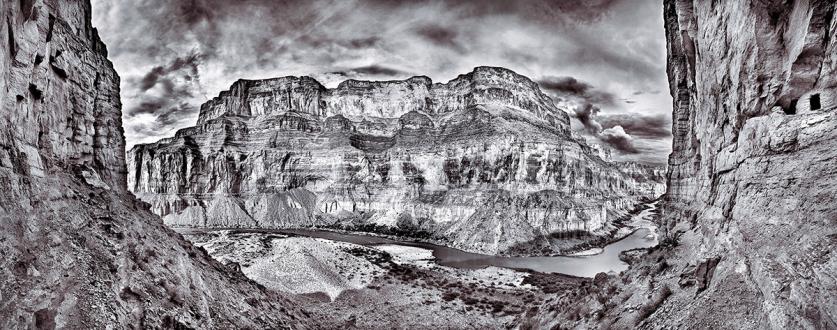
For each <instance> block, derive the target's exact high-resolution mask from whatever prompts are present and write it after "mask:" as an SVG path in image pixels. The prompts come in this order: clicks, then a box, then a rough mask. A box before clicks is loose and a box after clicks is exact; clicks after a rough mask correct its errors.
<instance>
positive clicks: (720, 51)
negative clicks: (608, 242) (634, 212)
mask: <svg viewBox="0 0 837 330" xmlns="http://www.w3.org/2000/svg"><path fill="white" fill-rule="evenodd" d="M835 6H837V4H835V2H833V1H826V0H822V1H817V0H814V1H794V2H786V1H761V2H758V3H745V2H733V1H729V2H725V1H689V0H670V1H666V2H665V24H666V36H667V39H668V54H669V66H668V73H669V81H670V87H671V94H672V96H673V97H674V125H673V128H674V130H673V133H674V145H673V153H672V154H671V156H670V158H669V172H668V192H667V195H666V198H665V199H664V204H663V207H662V212H663V218H662V224H663V229H664V230H665V239H664V240H663V244H662V247H661V248H660V249H657V250H655V251H652V252H651V253H649V254H648V256H647V257H646V258H644V259H643V260H642V262H639V263H637V264H634V266H633V267H632V269H631V270H630V271H629V272H627V273H624V274H622V275H621V277H622V278H621V279H617V280H614V281H612V282H613V284H612V285H613V286H614V288H613V289H611V291H616V292H619V293H618V294H617V295H618V297H607V296H605V297H603V298H599V299H600V301H604V302H606V301H622V302H623V305H627V306H638V307H636V308H614V307H613V306H608V304H606V303H598V302H594V301H592V299H591V301H589V302H588V304H587V305H586V306H587V307H586V311H587V312H588V313H587V314H585V313H581V314H582V315H586V316H584V317H580V320H579V317H575V316H571V315H569V313H567V314H564V313H561V312H556V313H552V314H549V315H547V314H546V313H544V316H543V317H542V319H541V323H542V325H547V324H560V325H561V326H570V325H569V324H572V323H573V322H575V323H576V324H579V323H587V324H608V326H611V327H613V328H625V327H633V326H634V325H640V326H642V327H645V328H695V327H698V328H739V329H766V328H772V329H790V328H793V329H831V328H835V327H837V301H835V299H834V296H835V293H837V280H835V277H834V270H835V269H837V260H836V259H835V257H834V252H833V251H834V249H835V247H837V226H835V224H837V223H835V220H837V201H835V196H837V111H834V108H833V107H829V106H827V105H825V104H819V105H820V107H819V109H820V110H811V109H814V108H817V107H816V106H812V105H807V106H803V107H800V104H799V102H812V101H811V95H813V94H816V93H813V94H812V93H809V91H820V92H822V93H825V92H824V91H829V90H833V89H834V88H835V86H837V66H835V63H837V38H835V37H834V36H835V35H836V34H837V16H836V15H835ZM823 95H824V96H823V97H822V98H821V100H820V101H821V102H824V101H823V100H826V99H827V98H826V97H825V96H827V95H826V94H823ZM814 105H816V104H814ZM824 105H825V106H824ZM800 108H804V109H805V111H799V112H797V111H796V110H797V109H800ZM663 288H666V289H665V290H663ZM666 290H668V291H667V292H668V293H669V294H665V295H662V294H658V293H656V292H657V291H660V292H666ZM649 297H653V299H652V300H651V301H652V302H653V303H649V302H648V300H649V299H648V298H649ZM574 303H577V302H574ZM582 305H584V304H582ZM552 307H553V306H549V307H547V309H551V308H552ZM593 316H596V317H595V318H593ZM614 322H615V324H614ZM579 326H581V325H579ZM582 327H583V326H582Z"/></svg>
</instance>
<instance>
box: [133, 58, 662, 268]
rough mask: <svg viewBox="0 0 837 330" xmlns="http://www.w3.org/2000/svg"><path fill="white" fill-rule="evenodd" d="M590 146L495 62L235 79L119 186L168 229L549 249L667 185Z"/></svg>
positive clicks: (149, 151)
mask: <svg viewBox="0 0 837 330" xmlns="http://www.w3.org/2000/svg"><path fill="white" fill-rule="evenodd" d="M595 154H596V153H595V152H594V151H593V150H592V149H591V148H590V147H589V146H587V145H586V144H585V143H584V142H580V141H579V140H577V139H575V138H573V137H571V134H570V130H569V119H568V116H567V114H566V113H565V112H564V111H562V110H560V109H558V108H556V107H555V106H554V105H553V103H552V101H551V99H550V98H549V97H548V96H546V95H545V94H543V93H542V92H541V91H540V89H539V88H538V86H537V85H536V84H535V83H534V82H532V81H531V80H529V79H528V78H526V77H523V76H521V75H518V74H516V73H514V72H512V71H509V70H507V69H503V68H494V67H478V68H476V69H474V71H473V72H470V73H468V74H464V75H461V76H459V77H457V78H455V79H453V80H451V81H449V82H447V83H433V82H431V80H430V79H429V78H427V77H413V78H410V79H407V80H403V81H379V82H370V81H357V80H348V81H345V82H342V83H341V84H340V85H339V86H338V87H337V88H334V89H327V88H325V87H323V86H322V85H320V84H319V83H318V82H317V81H316V80H314V79H312V78H309V77H284V78H276V79H269V80H258V81H249V80H239V81H237V82H235V83H234V84H233V85H232V87H231V88H230V90H229V91H225V92H222V93H221V94H220V95H219V96H218V97H216V98H214V99H213V100H211V101H209V102H207V103H206V104H204V105H203V106H202V107H201V112H200V118H199V119H198V121H197V125H196V126H195V127H191V128H186V129H183V130H180V131H178V132H177V133H176V135H175V136H174V137H173V138H168V139H163V140H161V141H159V142H157V143H152V144H146V145H138V146H136V147H134V148H133V149H132V150H131V151H130V152H129V153H128V164H129V166H128V168H129V172H130V174H129V175H128V186H129V189H130V190H131V191H133V192H134V193H135V194H136V195H137V196H138V197H140V198H141V199H143V200H145V201H147V202H149V203H151V205H152V210H153V211H154V212H155V213H157V214H159V215H161V216H163V218H164V220H165V221H166V223H167V224H169V225H172V226H195V227H251V228H253V227H256V228H291V227H306V226H330V227H338V228H344V229H353V230H356V229H359V230H376V231H383V232H390V233H393V232H397V233H410V234H411V235H413V236H418V237H421V238H425V239H429V240H431V241H434V242H437V243H442V244H446V245H449V246H453V247H457V248H461V249H465V250H469V251H476V252H483V253H492V254H514V253H555V252H561V251H565V250H568V249H571V248H572V246H569V245H567V244H562V243H561V242H560V240H554V239H551V238H550V235H552V234H556V233H566V232H579V231H580V232H594V233H598V232H602V231H604V230H606V229H608V228H610V227H609V226H610V222H612V221H613V220H615V219H617V218H618V217H620V216H622V215H623V214H624V213H625V212H626V211H627V209H629V208H630V207H632V206H633V205H634V204H636V202H637V201H638V199H640V198H654V197H655V196H654V193H655V192H659V187H661V186H662V183H661V180H657V181H654V179H655V178H656V179H659V178H660V177H659V176H657V177H648V178H646V177H642V176H641V175H640V176H639V177H637V176H636V175H628V174H626V173H623V172H621V171H620V170H619V169H618V168H617V166H614V165H613V164H611V163H608V162H605V161H602V160H601V159H600V158H599V157H598V156H596V155H595ZM638 173H645V172H642V171H637V172H634V173H633V174H638ZM655 189H656V190H655Z"/></svg>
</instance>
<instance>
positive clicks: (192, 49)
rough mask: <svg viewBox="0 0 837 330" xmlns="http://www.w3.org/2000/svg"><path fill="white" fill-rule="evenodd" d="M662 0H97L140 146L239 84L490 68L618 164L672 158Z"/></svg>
mask: <svg viewBox="0 0 837 330" xmlns="http://www.w3.org/2000/svg"><path fill="white" fill-rule="evenodd" d="M661 2H662V1H661V0H585V1H569V0H531V1H527V0H523V1H505V0H414V1H397V0H369V1H361V0H299V1H297V0H240V1H231V0H92V3H93V24H94V26H96V27H97V28H98V29H99V33H100V35H101V37H102V39H103V40H104V41H105V43H106V44H107V46H108V51H109V57H110V59H111V60H112V61H113V62H114V66H115V68H116V70H117V72H118V73H119V75H120V76H121V78H122V81H121V86H120V87H121V92H122V102H123V125H124V127H125V136H126V140H127V143H128V147H129V148H130V147H131V146H133V145H134V144H137V143H148V142H154V141H156V140H158V139H160V138H164V137H169V136H172V135H174V132H175V131H176V130H178V129H180V128H184V127H189V126H193V125H194V124H195V122H196V120H197V115H198V111H199V109H200V105H201V104H202V103H204V102H206V101H208V100H209V99H211V98H212V97H215V96H217V95H218V93H219V92H221V91H222V90H226V89H228V88H229V86H230V85H231V84H232V83H233V82H234V81H236V80H238V79H264V78H272V77H280V76H288V75H293V76H303V75H307V76H312V77H314V78H315V79H317V80H318V81H320V82H321V83H322V84H323V85H325V86H326V87H335V86H336V85H337V84H338V83H339V82H340V81H343V80H346V79H363V80H391V79H405V78H409V77H411V76H414V75H425V76H428V77H430V78H432V79H433V81H435V82H446V81H448V80H450V79H453V78H455V77H456V76H458V75H460V74H463V73H467V72H470V71H471V70H472V69H473V68H474V67H477V66H482V65H487V66H501V67H505V68H508V69H511V70H513V71H515V72H517V73H519V74H522V75H525V76H527V77H529V78H531V79H532V80H534V81H536V82H538V84H539V85H540V87H541V89H542V90H543V91H544V92H546V93H547V94H549V95H550V96H552V97H553V98H555V100H556V101H558V102H560V104H565V105H567V107H566V111H567V112H568V113H570V115H571V117H572V118H573V119H572V123H571V125H572V128H573V130H574V131H577V132H578V133H579V134H581V135H582V136H584V137H585V138H586V139H587V140H588V143H590V144H599V145H602V146H606V147H608V148H610V149H612V150H613V154H614V159H615V160H619V161H638V162H643V163H648V164H656V165H661V164H664V163H665V160H666V158H667V156H668V154H669V152H670V151H671V107H672V103H671V96H670V95H669V92H668V81H667V78H666V71H665V68H666V48H665V35H664V28H663V18H662V7H663V6H662V3H661Z"/></svg>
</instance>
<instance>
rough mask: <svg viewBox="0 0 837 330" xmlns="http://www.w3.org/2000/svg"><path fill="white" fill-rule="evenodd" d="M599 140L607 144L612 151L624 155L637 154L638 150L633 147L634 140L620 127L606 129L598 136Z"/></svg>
mask: <svg viewBox="0 0 837 330" xmlns="http://www.w3.org/2000/svg"><path fill="white" fill-rule="evenodd" d="M598 138H599V140H601V141H602V142H605V143H607V144H608V145H609V146H611V147H612V148H613V149H616V150H618V151H619V152H621V153H625V154H637V153H639V149H637V147H636V146H635V145H634V139H633V137H631V136H630V135H629V134H627V133H626V132H625V131H624V130H623V129H622V127H621V126H616V127H613V128H608V129H606V130H604V131H602V132H601V134H599V135H598Z"/></svg>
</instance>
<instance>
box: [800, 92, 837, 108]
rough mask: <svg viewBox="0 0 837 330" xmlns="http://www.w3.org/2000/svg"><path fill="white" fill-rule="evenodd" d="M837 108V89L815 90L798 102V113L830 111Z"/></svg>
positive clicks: (803, 95) (804, 95)
mask: <svg viewBox="0 0 837 330" xmlns="http://www.w3.org/2000/svg"><path fill="white" fill-rule="evenodd" d="M835 108H837V87H833V88H825V89H814V90H811V91H809V92H807V93H805V94H802V96H801V97H800V98H799V100H798V101H797V102H796V113H797V114H805V113H811V112H821V111H829V110H834V109H835Z"/></svg>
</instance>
